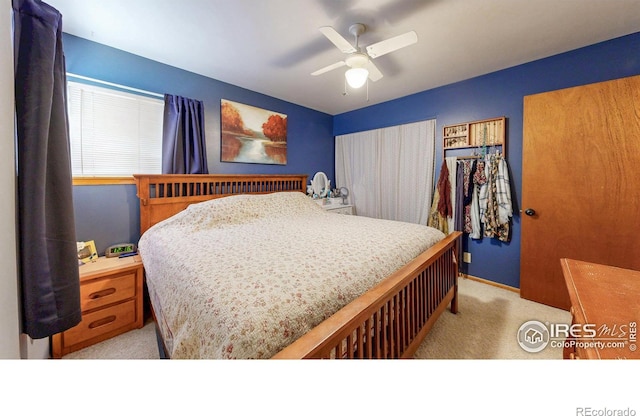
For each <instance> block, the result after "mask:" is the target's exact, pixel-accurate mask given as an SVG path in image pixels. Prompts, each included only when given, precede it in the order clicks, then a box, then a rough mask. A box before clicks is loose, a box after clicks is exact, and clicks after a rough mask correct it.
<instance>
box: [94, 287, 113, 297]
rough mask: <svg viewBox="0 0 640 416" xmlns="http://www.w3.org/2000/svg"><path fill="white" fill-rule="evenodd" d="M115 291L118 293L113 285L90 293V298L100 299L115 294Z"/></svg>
mask: <svg viewBox="0 0 640 416" xmlns="http://www.w3.org/2000/svg"><path fill="white" fill-rule="evenodd" d="M114 293H116V289H115V288H113V287H110V288H109V289H104V290H100V291H98V292H93V293H92V294H90V295H89V299H100V298H103V297H105V296H109V295H113V294H114Z"/></svg>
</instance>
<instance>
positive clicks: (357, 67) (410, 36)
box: [311, 23, 418, 88]
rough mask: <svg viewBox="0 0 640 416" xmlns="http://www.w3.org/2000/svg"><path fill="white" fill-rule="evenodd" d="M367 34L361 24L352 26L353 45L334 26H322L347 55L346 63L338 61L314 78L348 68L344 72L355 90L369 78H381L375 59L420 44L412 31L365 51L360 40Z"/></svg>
mask: <svg viewBox="0 0 640 416" xmlns="http://www.w3.org/2000/svg"><path fill="white" fill-rule="evenodd" d="M365 31H366V26H365V25H364V24H362V23H356V24H353V25H351V26H350V27H349V33H351V34H352V35H353V36H354V37H355V45H351V43H349V41H347V40H346V39H345V38H343V37H342V35H340V34H339V33H338V32H337V31H336V30H335V29H334V28H332V27H331V26H323V27H321V28H320V32H321V33H322V34H323V35H325V36H326V37H327V39H329V40H330V41H331V42H332V43H333V44H334V45H336V47H337V48H338V49H340V51H341V52H342V53H346V54H348V56H347V57H346V58H345V60H344V61H340V62H336V63H334V64H331V65H329V66H326V67H324V68H321V69H319V70H317V71H315V72H312V73H311V75H314V76H315V75H321V74H324V73H325V72H329V71H332V70H334V69H337V68H340V67H343V66H345V65H346V66H348V67H349V69H348V70H347V71H346V72H345V78H346V81H347V83H348V84H349V86H351V87H352V88H360V87H362V86H363V85H364V84H365V82H367V79H370V80H371V81H377V80H379V79H380V78H382V72H380V70H379V69H378V68H377V67H376V66H375V65H374V64H373V62H372V61H371V60H372V59H375V58H378V57H380V56H382V55H386V54H388V53H390V52H394V51H397V50H398V49H401V48H404V47H406V46H409V45H413V44H414V43H416V42H418V35H417V34H416V32H415V31H413V30H412V31H410V32H407V33H405V34H402V35H398V36H395V37H393V38H389V39H386V40H383V41H380V42H377V43H374V44H373V45H369V46H367V47H366V48H365V49H366V52H365V51H363V50H362V48H360V46H359V44H358V39H359V37H360V35H362V34H363V33H364V32H365Z"/></svg>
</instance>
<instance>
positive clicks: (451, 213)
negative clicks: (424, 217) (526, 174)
mask: <svg viewBox="0 0 640 416" xmlns="http://www.w3.org/2000/svg"><path fill="white" fill-rule="evenodd" d="M451 159H455V158H446V159H445V161H444V162H443V164H442V168H441V170H440V177H439V178H438V185H437V187H436V192H435V193H434V200H433V204H432V207H431V211H430V215H429V223H428V225H429V226H432V227H434V228H438V229H439V230H441V231H443V232H444V233H448V232H449V230H454V229H455V230H458V231H463V232H465V233H467V234H469V237H470V238H472V239H482V238H483V237H489V238H496V239H498V240H500V241H502V242H508V241H509V240H510V238H511V227H510V223H511V217H512V214H513V209H512V204H511V186H510V183H509V168H508V165H507V161H506V160H505V159H504V157H503V156H502V155H501V154H488V155H486V156H485V157H484V158H481V159H477V160H468V159H467V160H458V161H457V163H456V165H455V166H456V167H455V172H451V169H450V168H449V166H451V162H452V160H451ZM450 224H452V225H451V226H450Z"/></svg>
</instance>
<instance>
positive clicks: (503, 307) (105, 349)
mask: <svg viewBox="0 0 640 416" xmlns="http://www.w3.org/2000/svg"><path fill="white" fill-rule="evenodd" d="M458 290H459V301H458V305H459V311H458V313H457V314H456V315H454V314H452V313H451V312H449V310H446V311H445V312H444V313H443V314H442V316H441V317H440V318H439V319H438V321H437V322H436V323H435V325H434V326H433V328H432V329H431V332H429V334H428V335H427V337H426V339H425V340H424V341H423V342H422V344H421V345H420V348H419V349H418V351H417V352H416V354H415V358H422V359H531V358H533V359H561V358H562V350H561V349H559V348H551V347H547V348H546V349H544V350H543V351H541V352H538V353H528V352H526V351H524V350H523V349H521V348H520V346H519V344H518V342H517V339H516V337H517V332H518V328H519V327H520V325H522V324H523V323H524V322H527V321H530V320H537V321H540V322H550V323H570V321H571V315H570V314H569V312H567V311H564V310H560V309H556V308H552V307H549V306H546V305H542V304H539V303H536V302H531V301H528V300H524V299H521V298H520V296H519V295H518V294H517V293H515V292H512V291H509V290H505V289H501V288H498V287H495V286H492V285H488V284H485V283H480V282H477V281H474V280H470V279H464V278H461V279H460V280H459V288H458ZM63 358H64V359H157V358H159V355H158V347H157V343H156V336H155V327H154V324H153V322H148V323H147V324H146V325H145V326H144V327H143V328H142V329H137V330H133V331H129V332H127V333H125V334H122V335H120V336H117V337H115V338H112V339H109V340H106V341H104V342H101V343H99V344H96V345H93V346H91V347H87V348H85V349H82V350H80V351H77V352H74V353H71V354H67V355H65V356H64V357H63Z"/></svg>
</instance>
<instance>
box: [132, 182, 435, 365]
mask: <svg viewBox="0 0 640 416" xmlns="http://www.w3.org/2000/svg"><path fill="white" fill-rule="evenodd" d="M442 238H444V234H443V233H441V232H440V231H438V230H436V229H434V228H430V227H427V226H423V225H418V224H410V223H404V222H398V221H390V220H380V219H373V218H368V217H359V216H351V215H340V214H334V213H328V212H326V211H324V210H323V209H322V208H321V207H320V206H318V205H317V204H316V203H315V202H313V201H312V200H310V199H309V198H308V197H307V196H305V195H304V194H302V193H301V192H280V193H273V194H267V195H237V196H230V197H226V198H221V199H215V200H212V201H207V202H202V203H199V204H195V205H191V206H190V207H189V208H187V209H186V210H184V211H183V212H181V213H179V214H177V215H175V216H173V217H171V218H169V219H167V220H165V221H163V222H160V223H158V224H156V225H155V226H153V227H151V228H150V229H149V230H148V231H147V232H145V234H144V235H143V236H142V237H141V239H140V241H139V244H138V248H139V251H140V255H141V257H142V260H143V263H144V267H145V271H146V281H147V286H148V288H149V293H150V297H151V302H152V305H153V308H154V311H155V313H156V319H157V320H158V324H159V327H160V330H161V333H162V335H163V337H164V339H165V341H166V343H167V347H168V349H169V351H168V352H169V354H170V356H171V358H178V359H180V358H205V359H233V358H237V359H247V358H269V357H271V356H273V355H274V354H276V353H277V352H278V351H280V350H281V349H283V348H284V347H286V346H287V345H289V344H290V343H292V342H293V341H295V340H296V339H297V338H298V337H300V336H301V335H303V334H305V333H306V332H307V331H309V330H310V329H311V328H313V327H314V326H316V325H317V324H319V323H320V322H322V321H323V320H325V319H326V318H328V317H329V316H331V315H332V314H334V313H335V312H337V311H338V310H339V309H340V308H342V307H343V306H344V305H346V304H348V303H349V302H351V301H352V300H353V299H355V298H357V297H358V296H359V295H361V294H362V293H364V292H365V291H366V290H368V289H369V288H371V287H373V286H374V285H375V284H376V283H378V282H379V281H381V280H382V279H384V278H385V277H386V276H388V275H390V274H391V273H393V272H394V271H395V270H397V269H398V268H400V267H401V266H403V265H404V264H406V263H407V262H409V261H410V260H412V259H413V258H415V257H416V256H417V255H418V254H420V253H421V252H423V251H424V250H425V249H427V248H428V247H430V246H431V245H433V244H435V243H436V242H437V241H439V240H441V239H442Z"/></svg>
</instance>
